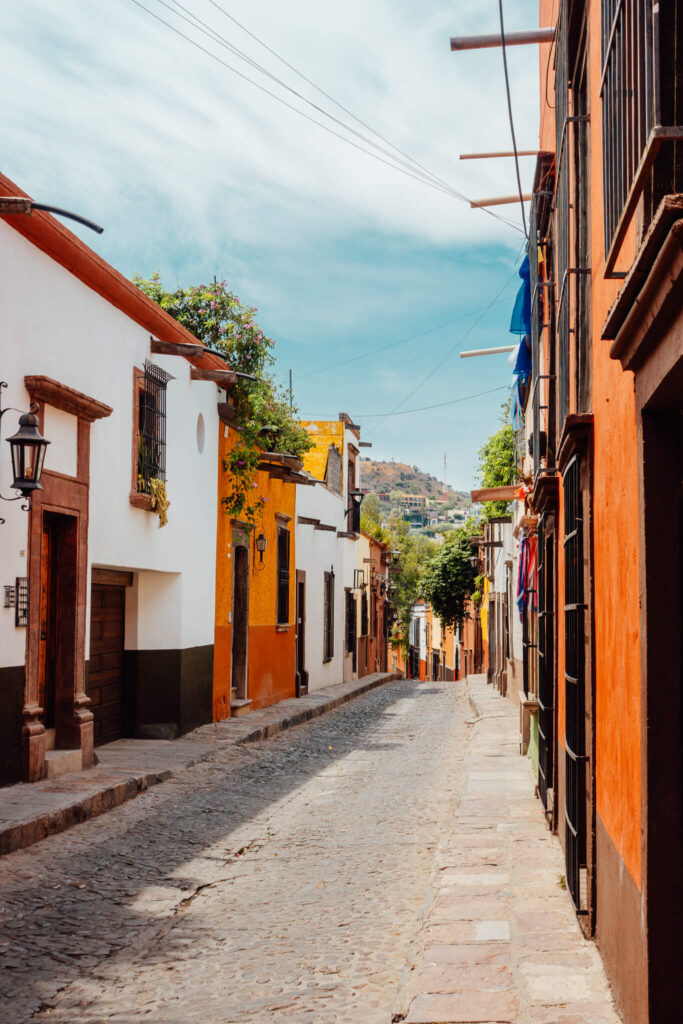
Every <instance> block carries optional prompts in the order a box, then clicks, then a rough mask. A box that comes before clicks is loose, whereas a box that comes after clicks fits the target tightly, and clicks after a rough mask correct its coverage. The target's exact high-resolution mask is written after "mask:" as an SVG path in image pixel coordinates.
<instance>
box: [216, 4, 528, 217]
mask: <svg viewBox="0 0 683 1024" xmlns="http://www.w3.org/2000/svg"><path fill="white" fill-rule="evenodd" d="M209 3H210V4H211V5H212V7H215V8H216V10H217V11H220V13H221V14H223V15H224V16H225V17H226V18H228V19H229V20H230V21H232V22H233V24H235V25H237V27H238V28H240V29H242V31H243V32H246V34H247V35H248V36H249V37H250V38H251V39H253V40H254V41H255V42H257V43H258V44H259V46H262V47H263V48H264V49H265V50H267V51H268V53H270V54H272V55H273V57H275V58H276V60H279V61H280V62H281V63H282V64H284V65H285V67H287V68H289V70H290V71H293V72H294V74H295V75H298V77H299V78H301V79H302V80H303V81H304V82H306V83H307V84H308V85H310V86H311V87H312V88H313V89H315V90H316V92H319V93H320V95H321V96H324V97H325V99H328V100H329V101H330V102H331V103H334V105H335V106H336V107H338V108H339V109H340V110H343V111H344V113H345V114H348V116H349V117H351V118H353V120H354V121H356V122H357V123H358V124H360V125H361V126H362V127H363V128H365V129H366V130H367V131H369V132H372V134H373V135H376V136H377V138H378V139H381V140H382V142H384V143H386V145H387V146H390V147H391V148H392V149H395V150H396V152H397V153H400V155H401V156H403V157H405V158H406V160H409V161H410V162H411V163H412V164H414V165H415V166H416V167H419V168H420V170H422V171H424V172H425V173H426V174H428V175H429V176H430V177H431V178H434V180H435V181H438V182H439V184H441V185H448V182H446V181H443V179H441V178H439V177H438V176H437V175H436V174H434V173H433V172H432V171H430V170H429V168H427V167H425V166H424V165H423V164H421V163H420V162H419V161H418V160H416V159H415V158H414V157H412V156H410V154H409V153H406V152H405V150H403V149H401V148H400V146H397V145H396V144H395V143H393V142H392V141H391V140H390V139H388V138H387V137H386V136H385V135H382V133H381V132H378V131H377V130H376V129H375V128H373V127H372V126H371V125H369V124H368V123H367V122H366V121H363V120H362V118H360V117H358V115H357V114H354V113H353V111H352V110H349V108H348V107H345V106H344V104H343V103H340V102H339V101H338V100H336V99H335V98H334V96H331V95H330V93H328V92H326V91H325V90H324V89H322V88H321V87H320V86H319V85H317V84H316V82H314V81H313V80H312V79H311V78H309V77H308V76H307V75H305V74H304V73H303V72H302V71H299V69H298V68H296V67H295V66H294V65H293V64H290V62H289V61H288V60H286V59H285V58H284V57H283V56H282V55H281V54H279V53H278V52H277V50H274V49H273V48H272V47H271V46H269V45H268V44H267V43H266V42H264V40H263V39H260V38H259V37H258V36H257V35H255V34H254V33H253V32H251V31H250V30H249V29H248V28H247V26H246V25H244V24H243V23H242V22H241V21H238V20H237V18H235V17H234V15H232V14H229V13H228V11H226V10H225V8H224V7H222V6H221V5H220V4H219V3H217V0H209ZM451 187H452V186H451ZM467 201H468V202H469V200H467ZM480 209H485V207H480ZM488 212H490V211H488ZM499 219H501V220H503V221H504V222H505V223H508V224H510V223H511V221H507V220H505V218H499Z"/></svg>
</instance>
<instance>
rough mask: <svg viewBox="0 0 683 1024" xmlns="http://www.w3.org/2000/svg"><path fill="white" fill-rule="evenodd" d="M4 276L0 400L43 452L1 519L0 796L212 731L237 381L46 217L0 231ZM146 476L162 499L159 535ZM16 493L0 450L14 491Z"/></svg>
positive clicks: (10, 425) (6, 185)
mask: <svg viewBox="0 0 683 1024" xmlns="http://www.w3.org/2000/svg"><path fill="white" fill-rule="evenodd" d="M0 184H1V186H2V189H3V192H4V194H6V195H11V194H21V193H20V192H19V190H18V189H17V188H16V186H14V185H13V183H11V182H9V181H8V180H7V179H2V181H1V183H0ZM0 265H1V269H0V273H1V275H2V280H3V285H4V287H3V289H2V292H1V293H0V312H1V318H2V325H3V331H2V341H1V342H0V352H1V355H2V359H1V361H0V378H2V380H4V381H5V382H6V384H7V387H6V388H4V389H3V393H2V397H3V404H4V405H5V406H14V407H17V408H19V409H21V410H27V409H28V407H29V405H30V404H31V403H32V402H33V403H35V404H36V406H37V407H38V417H39V423H40V429H41V430H42V432H43V434H44V436H45V437H46V438H47V439H48V440H49V441H50V442H51V443H50V445H49V447H48V449H47V455H46V459H45V467H44V472H43V478H42V490H39V491H37V492H35V495H34V498H33V502H32V507H31V509H30V511H28V512H25V511H22V509H21V508H20V505H21V502H17V503H16V504H5V503H2V507H1V508H0V515H2V516H3V517H4V518H5V520H6V522H5V523H4V525H0V565H1V566H2V569H3V579H2V580H1V581H0V583H1V584H2V585H3V587H4V588H7V589H5V590H4V591H3V592H4V594H5V602H4V603H5V605H9V606H6V607H4V608H0V681H1V684H2V685H1V686H0V702H1V704H2V714H1V715H0V718H2V721H3V725H2V727H1V728H2V735H0V746H1V747H2V750H3V754H2V759H1V762H0V783H8V782H14V781H17V780H18V779H21V778H23V779H27V780H36V779H39V778H42V777H44V776H45V775H46V774H47V775H52V774H59V773H60V767H59V765H60V762H61V763H62V764H66V763H67V760H68V764H69V767H70V768H71V769H72V768H74V767H89V766H90V765H91V764H92V763H93V746H94V745H97V744H98V743H103V742H107V741H109V740H112V739H116V738H118V737H120V736H124V735H125V736H160V737H171V736H173V735H176V734H178V733H179V732H184V731H186V730H188V729H191V728H194V727H196V726H197V725H199V724H201V723H202V722H207V721H210V720H211V713H212V703H211V702H212V674H213V642H214V607H215V572H216V568H215V567H216V494H217V472H218V413H217V398H218V396H219V383H221V382H222V383H223V384H225V386H229V378H230V377H231V372H230V371H228V370H227V368H226V367H225V364H224V363H222V361H221V360H220V359H219V358H218V357H217V356H215V355H212V354H210V353H205V354H204V357H203V358H200V356H201V355H202V353H201V352H199V351H198V349H199V348H200V346H198V344H197V342H196V339H194V338H193V337H192V335H190V334H189V333H188V332H187V331H185V330H184V329H183V328H182V327H181V326H180V325H179V324H178V323H177V322H176V321H175V320H173V319H171V318H170V317H168V316H167V315H166V314H165V313H163V311H162V310H161V309H160V308H159V307H158V306H157V305H156V304H155V303H153V302H152V301H151V300H149V299H148V298H147V297H146V296H144V295H143V294H142V293H141V292H140V291H139V290H138V289H137V288H135V286H134V285H132V284H131V282H129V281H128V280H127V279H125V278H124V277H123V276H122V275H120V274H118V272H117V271H115V270H114V268H112V267H110V266H109V265H107V264H106V263H105V262H104V261H103V260H102V259H101V258H100V257H99V256H97V254H96V253H94V252H93V251H92V250H90V249H89V248H88V247H87V246H86V245H84V244H83V243H82V242H81V241H80V240H79V239H78V238H77V237H76V236H75V235H73V234H71V233H70V232H69V231H67V230H66V229H65V228H64V227H63V226H62V225H61V224H60V223H59V222H57V221H56V220H55V219H54V218H52V217H50V216H49V215H48V214H45V213H37V212H34V213H33V215H32V216H31V217H28V216H14V217H8V218H4V219H0ZM207 371H209V372H208V373H207ZM232 378H233V379H234V375H232ZM217 380H218V381H219V383H217V382H216V381H217ZM15 423H16V417H14V419H13V414H8V415H7V416H5V418H4V421H3V424H2V438H3V441H4V439H5V438H6V437H7V435H8V434H9V433H14V424H15ZM152 479H153V480H161V481H163V482H165V484H166V487H167V492H168V498H169V499H170V508H169V510H168V525H166V526H164V527H163V528H162V529H160V528H159V522H160V520H159V517H158V515H157V514H156V513H155V512H154V511H153V510H152V504H153V499H152V497H151V495H150V493H149V488H150V485H149V480H152ZM11 482H12V477H11V472H10V461H9V457H8V448H7V446H6V445H4V444H2V445H0V493H2V494H3V495H4V496H7V495H8V493H9V487H10V484H11ZM57 584H59V587H58V589H57ZM20 597H21V601H22V603H23V605H25V607H24V606H23V605H22V614H21V615H19V614H18V613H19V608H18V607H17V604H18V602H19V599H20ZM65 751H68V752H70V757H69V758H68V759H67V760H65V756H64V752H65ZM76 761H78V764H76V763H75V762H76Z"/></svg>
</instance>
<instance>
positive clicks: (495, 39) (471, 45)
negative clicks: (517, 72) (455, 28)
mask: <svg viewBox="0 0 683 1024" xmlns="http://www.w3.org/2000/svg"><path fill="white" fill-rule="evenodd" d="M554 37H555V29H554V28H534V29H530V30H529V31H527V32H506V33H505V45H506V46H523V45H525V44H526V43H552V41H553V39H554ZM501 45H502V42H501V38H500V32H494V33H493V34H492V35H488V36H451V50H485V49H487V48H489V47H491V46H501Z"/></svg>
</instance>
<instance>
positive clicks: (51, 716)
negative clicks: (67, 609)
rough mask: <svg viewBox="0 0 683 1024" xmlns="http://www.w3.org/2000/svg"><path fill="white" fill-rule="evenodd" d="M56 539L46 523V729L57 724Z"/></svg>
mask: <svg viewBox="0 0 683 1024" xmlns="http://www.w3.org/2000/svg"><path fill="white" fill-rule="evenodd" d="M54 586H55V571H54V537H53V530H52V526H51V524H50V523H49V522H48V521H47V520H45V519H44V520H43V536H42V546H41V549H40V660H39V666H38V703H39V704H40V706H41V708H42V709H43V715H42V720H43V723H44V725H45V728H46V729H51V728H52V727H53V726H54V724H55V642H56V629H55V613H56V602H55V595H54Z"/></svg>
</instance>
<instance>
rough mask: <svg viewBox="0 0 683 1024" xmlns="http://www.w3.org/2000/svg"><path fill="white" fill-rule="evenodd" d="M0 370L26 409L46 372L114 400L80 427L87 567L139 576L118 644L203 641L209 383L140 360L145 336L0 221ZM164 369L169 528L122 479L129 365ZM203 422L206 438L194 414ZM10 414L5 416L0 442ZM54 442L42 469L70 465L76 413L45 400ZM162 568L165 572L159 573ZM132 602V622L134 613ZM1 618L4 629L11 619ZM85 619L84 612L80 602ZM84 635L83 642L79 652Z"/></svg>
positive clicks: (0, 642) (10, 394)
mask: <svg viewBox="0 0 683 1024" xmlns="http://www.w3.org/2000/svg"><path fill="white" fill-rule="evenodd" d="M0 280H1V281H2V288H1V289H0V323H1V324H2V334H1V335H0V354H1V355H2V359H1V361H0V377H1V378H2V379H4V380H7V382H8V384H9V387H8V388H7V389H6V390H4V393H3V404H5V405H12V406H17V407H18V408H21V409H27V408H28V404H29V397H28V394H27V392H26V389H25V387H24V383H23V379H24V376H25V375H26V374H40V375H45V376H47V377H51V378H53V379H55V380H57V381H59V382H60V383H61V384H65V385H68V386H69V387H71V388H75V389H76V390H77V391H81V392H83V393H85V394H86V395H88V396H91V397H93V398H96V399H98V400H99V401H102V402H105V403H107V404H108V405H110V406H113V409H114V411H113V413H112V415H111V416H110V417H108V418H106V419H102V420H98V421H96V422H94V423H93V424H92V425H91V429H90V524H89V538H88V548H89V564H90V565H95V566H99V567H111V568H122V569H128V570H132V571H134V572H136V573H139V574H140V575H139V578H138V580H137V582H136V588H137V593H136V594H135V596H133V595H132V594H131V595H129V598H128V599H129V609H128V613H127V620H126V647H127V648H129V649H130V648H136V647H139V648H145V649H157V648H159V647H162V648H165V649H175V648H179V647H192V646H199V645H207V644H212V643H213V634H214V606H215V546H216V527H215V520H216V494H217V462H218V415H217V409H216V404H217V387H216V385H215V384H213V383H210V382H204V381H190V365H189V363H188V362H187V361H186V360H185V359H183V358H180V357H176V356H153V357H152V356H150V352H149V347H150V346H149V331H148V330H146V329H145V328H143V327H141V326H139V325H138V324H136V323H135V322H134V321H133V320H131V319H130V318H129V317H127V316H126V315H125V314H124V313H122V312H120V311H119V310H117V309H116V308H115V307H113V306H111V305H110V304H109V303H108V302H107V301H106V300H105V299H103V298H102V297H101V296H100V295H98V294H97V293H96V292H94V291H92V290H90V289H89V288H88V287H86V285H84V284H83V283H82V282H81V281H79V280H78V279H77V278H75V277H74V276H72V275H71V274H70V273H69V272H68V271H67V270H66V269H65V268H63V267H61V266H60V265H59V264H57V263H55V262H54V261H53V260H51V259H50V258H49V257H48V256H47V255H46V254H44V253H42V252H41V251H39V250H38V249H36V248H35V247H34V246H32V245H31V244H30V242H28V241H27V240H26V239H24V238H23V237H22V236H20V235H19V234H18V233H17V232H16V231H14V230H12V228H10V227H8V225H7V224H6V223H4V222H0ZM146 357H147V358H150V359H151V360H152V362H154V363H156V364H157V365H159V366H161V367H163V369H165V370H167V371H168V372H169V373H171V374H173V376H174V377H175V380H173V381H171V382H170V383H169V384H168V388H167V439H166V440H167V449H166V454H167V463H166V478H167V487H168V493H169V498H170V501H171V507H170V509H169V523H168V526H166V527H165V528H163V529H161V530H159V529H158V519H157V517H156V516H155V515H154V514H152V513H150V512H147V511H143V510H140V509H135V508H133V507H132V506H131V505H130V503H129V493H130V489H131V476H132V465H131V459H132V436H133V435H132V432H133V369H134V367H138V368H142V367H143V364H144V361H145V358H146ZM200 414H201V415H202V416H203V418H204V427H205V429H204V445H203V451H202V452H201V453H200V452H199V450H198V445H197V419H198V416H199V415H200ZM15 429H16V417H14V418H13V417H12V414H9V415H8V416H6V417H5V421H4V423H3V438H5V437H7V435H8V434H9V433H14V431H15ZM45 436H46V437H47V438H48V439H49V440H50V441H51V442H52V444H51V445H50V447H49V448H48V453H47V456H46V460H45V468H46V469H53V470H57V471H58V472H61V473H66V474H67V475H70V474H71V473H73V471H74V468H75V454H74V442H75V418H74V417H71V416H68V415H67V414H65V413H62V412H59V411H58V410H55V409H50V408H49V407H48V409H47V412H46V418H45ZM9 482H10V465H9V454H8V446H7V445H6V444H4V442H3V444H2V445H1V446H0V491H1V492H2V493H3V494H7V493H8V485H9ZM19 505H20V503H19V502H17V503H16V504H14V505H8V504H5V503H2V504H1V505H0V515H2V516H4V517H5V518H6V519H7V523H6V524H5V525H4V526H0V566H1V567H2V578H1V579H0V584H3V585H4V584H5V583H11V582H14V577H15V576H20V575H25V574H26V558H25V552H26V546H27V514H26V513H25V512H21V510H20V508H19ZM168 574H174V575H171V576H169V575H168ZM135 607H136V608H137V619H136V620H135V619H134V617H133V612H132V609H134V608H135ZM10 618H11V623H12V624H11V625H10ZM88 621H89V609H88ZM13 622H14V617H13V612H10V611H8V610H4V609H1V608H0V664H1V665H19V664H23V661H24V645H25V630H17V629H15V628H14V625H13ZM87 656H88V640H86V657H87Z"/></svg>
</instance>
